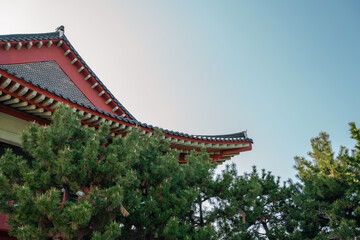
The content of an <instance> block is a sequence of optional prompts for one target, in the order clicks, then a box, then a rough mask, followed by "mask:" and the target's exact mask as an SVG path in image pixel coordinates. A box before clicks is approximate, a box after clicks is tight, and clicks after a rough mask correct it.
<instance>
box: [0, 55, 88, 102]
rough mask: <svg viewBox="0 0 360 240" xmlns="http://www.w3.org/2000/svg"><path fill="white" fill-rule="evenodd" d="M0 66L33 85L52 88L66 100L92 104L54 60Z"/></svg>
mask: <svg viewBox="0 0 360 240" xmlns="http://www.w3.org/2000/svg"><path fill="white" fill-rule="evenodd" d="M0 68H2V69H3V70H7V71H11V72H12V74H13V75H15V76H16V77H19V78H22V79H24V80H25V81H27V82H30V83H31V84H33V85H35V86H39V87H41V88H43V89H45V88H47V89H52V90H53V91H54V93H55V94H56V95H58V96H61V97H63V98H64V99H66V100H70V101H72V102H77V103H81V104H84V105H85V106H93V105H92V103H91V102H90V101H89V100H88V99H87V98H86V97H85V96H84V94H83V93H82V92H81V91H80V90H79V89H78V88H77V87H76V86H75V84H74V83H73V82H72V81H71V80H70V78H69V77H68V76H67V75H66V74H65V73H64V72H63V70H62V69H61V68H60V67H59V65H58V64H57V63H56V62H55V61H48V62H34V63H22V64H11V65H0Z"/></svg>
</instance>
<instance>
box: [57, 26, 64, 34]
mask: <svg viewBox="0 0 360 240" xmlns="http://www.w3.org/2000/svg"><path fill="white" fill-rule="evenodd" d="M56 31H57V32H59V37H62V36H64V32H65V27H64V25H61V26H60V27H57V28H56Z"/></svg>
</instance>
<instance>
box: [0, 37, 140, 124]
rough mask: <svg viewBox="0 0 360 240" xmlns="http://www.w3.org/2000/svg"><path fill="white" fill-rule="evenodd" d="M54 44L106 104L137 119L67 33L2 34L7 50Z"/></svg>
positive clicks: (1, 41) (0, 44) (1, 45)
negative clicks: (87, 62) (77, 49)
mask: <svg viewBox="0 0 360 240" xmlns="http://www.w3.org/2000/svg"><path fill="white" fill-rule="evenodd" d="M54 46H56V47H58V48H61V49H63V52H64V56H66V57H67V58H68V59H69V62H70V63H71V64H72V65H74V67H76V68H77V71H78V72H79V74H82V75H83V79H84V81H87V82H88V83H89V84H91V87H92V88H93V89H94V90H96V91H97V92H98V97H100V98H102V99H104V102H105V104H106V105H109V106H111V107H112V112H113V113H114V114H116V115H119V116H122V117H124V118H128V119H129V120H134V121H136V119H135V118H134V117H133V116H132V115H131V113H130V112H129V111H128V110H127V109H126V108H125V107H124V106H123V105H122V104H121V103H120V102H119V101H118V100H117V99H116V98H115V97H114V95H113V94H112V93H111V92H110V91H109V89H107V88H106V86H105V85H104V84H103V83H102V82H101V80H100V79H99V78H98V77H97V76H96V74H95V73H94V72H93V71H92V70H91V68H90V67H89V66H88V65H87V64H86V62H85V61H84V60H83V59H82V57H81V56H80V54H79V53H78V52H77V51H76V50H75V48H74V47H73V46H72V45H71V43H70V41H69V40H68V39H67V38H66V36H65V35H62V36H60V35H59V32H51V33H40V34H13V35H1V36H0V49H4V50H5V51H10V50H15V51H16V50H21V49H31V48H32V47H37V48H41V47H54Z"/></svg>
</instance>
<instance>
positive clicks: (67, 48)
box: [0, 27, 253, 161]
mask: <svg viewBox="0 0 360 240" xmlns="http://www.w3.org/2000/svg"><path fill="white" fill-rule="evenodd" d="M42 47H44V48H45V50H42V51H49V50H50V48H53V49H52V51H53V52H54V55H56V54H58V52H57V51H59V50H61V54H59V56H61V59H60V57H54V59H51V58H46V57H44V56H45V55H46V56H48V55H49V53H48V52H46V54H44V53H45V52H44V53H42V52H39V51H40V50H39V49H41V48H42ZM1 48H2V49H1ZM31 48H33V49H36V51H38V52H37V54H39V55H38V57H36V59H35V60H34V59H33V57H32V56H26V57H23V55H21V54H20V53H21V51H25V52H24V55H25V54H27V52H26V51H27V50H30V49H31ZM46 48H48V49H47V50H46ZM20 50H21V51H20ZM1 51H5V52H6V53H8V54H10V51H16V52H13V54H14V55H16V56H15V57H18V58H20V59H22V58H24V59H23V60H19V59H17V60H16V61H11V60H10V58H6V56H5V55H3V57H1V55H2V53H1ZM34 52H35V51H34ZM18 55H19V56H18ZM56 56H57V55H56ZM12 58H14V57H12ZM63 58H64V59H63ZM65 60H66V61H65ZM75 70H76V71H75ZM1 73H3V74H1ZM15 78H16V79H15ZM78 79H80V80H78ZM16 80H18V81H16ZM13 82H14V83H13ZM21 87H22V88H21ZM25 88H26V89H25ZM24 89H25V90H26V92H24V91H25V90H24ZM29 90H32V91H29ZM0 93H1V94H0V104H3V105H6V106H10V108H16V110H17V111H18V110H20V111H25V112H26V113H27V114H33V115H34V117H40V118H43V119H49V117H51V114H52V112H53V111H54V109H55V108H56V105H55V104H57V102H62V103H66V104H70V105H71V106H72V107H73V108H74V109H75V110H76V111H78V112H80V113H81V114H82V115H84V118H83V121H84V122H86V123H87V124H88V125H91V126H97V125H98V124H101V123H103V122H107V123H109V124H110V125H111V129H112V131H113V133H115V134H126V132H128V131H130V130H131V129H132V127H139V128H140V129H141V130H142V132H143V134H144V135H145V134H147V135H151V134H152V132H153V130H154V127H153V126H152V125H148V124H146V123H142V122H139V121H138V120H136V119H135V118H134V117H133V116H132V115H131V113H130V112H129V111H128V110H127V109H126V108H125V107H124V106H123V105H122V104H121V103H120V102H119V101H118V100H117V99H116V98H115V96H114V95H113V94H112V93H111V92H110V91H109V90H108V89H107V88H106V86H105V85H104V84H103V83H102V82H101V81H100V79H99V78H98V77H97V76H96V75H95V73H94V72H93V71H92V70H91V69H90V67H89V66H88V65H87V64H86V63H85V61H84V60H83V59H82V58H81V56H80V55H79V54H78V52H77V51H76V50H75V49H74V47H73V46H72V45H71V43H70V42H69V40H68V39H67V38H66V36H65V35H64V32H63V27H60V28H59V30H57V31H56V32H51V33H40V34H15V35H2V36H0ZM31 94H32V95H31ZM162 131H163V132H164V134H165V136H164V141H169V142H170V144H171V145H173V146H174V148H178V149H180V150H182V151H184V152H185V153H186V152H187V151H188V150H189V149H200V148H201V147H205V148H207V149H209V150H208V151H210V152H211V153H212V154H214V155H217V157H216V159H217V160H216V161H223V160H226V159H229V157H231V156H233V155H236V154H238V153H239V152H241V151H248V150H251V145H252V143H253V140H252V139H251V138H249V137H248V136H247V133H246V131H241V132H238V133H233V134H226V135H192V134H186V133H181V132H175V131H170V130H167V129H162Z"/></svg>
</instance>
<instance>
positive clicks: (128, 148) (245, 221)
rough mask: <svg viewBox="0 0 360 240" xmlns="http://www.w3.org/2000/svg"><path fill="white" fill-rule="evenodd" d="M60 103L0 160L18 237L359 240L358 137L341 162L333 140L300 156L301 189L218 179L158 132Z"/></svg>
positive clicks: (322, 140)
mask: <svg viewBox="0 0 360 240" xmlns="http://www.w3.org/2000/svg"><path fill="white" fill-rule="evenodd" d="M80 118H81V116H79V115H77V114H74V113H73V112H72V110H71V109H70V108H67V107H65V106H61V107H59V108H58V110H57V111H56V113H55V114H54V116H53V119H52V124H51V125H49V126H39V125H37V124H33V125H31V127H30V128H28V129H27V130H26V131H25V132H24V134H23V136H22V140H23V145H22V147H23V151H24V152H25V153H26V155H24V157H22V156H17V155H15V154H14V153H13V152H12V151H11V150H7V151H6V153H5V154H4V155H3V156H1V158H0V212H1V213H3V214H7V215H9V221H8V224H9V225H10V226H11V231H10V234H11V235H13V236H15V237H16V238H18V239H46V238H50V239H57V238H62V239H99V240H100V239H204V240H205V239H355V238H356V237H359V236H360V195H359V190H360V185H359V178H360V175H359V173H360V172H359V170H360V169H359V164H360V130H359V129H357V128H356V126H355V124H354V123H351V124H350V128H351V134H352V138H353V139H355V140H356V145H355V148H354V149H353V150H351V151H349V150H348V149H346V148H344V147H341V150H340V153H339V154H338V155H337V156H336V157H335V154H334V153H333V151H332V149H331V144H330V141H329V136H328V135H327V134H326V133H321V134H320V135H319V137H316V138H314V139H312V140H311V144H312V151H311V152H310V153H309V156H310V157H311V160H307V159H305V158H303V157H296V158H295V160H296V164H295V168H296V169H297V171H298V178H299V182H298V183H293V182H292V181H291V180H288V181H286V182H281V181H280V179H279V178H276V177H274V176H273V175H272V174H271V173H270V172H266V171H265V170H262V171H260V172H258V170H257V169H256V168H255V167H254V168H253V171H252V172H251V173H245V174H243V175H239V174H238V173H237V171H236V167H235V165H231V166H227V167H226V169H225V170H224V171H222V172H221V173H220V174H218V175H216V174H215V171H214V169H215V167H216V166H214V165H213V164H211V163H210V159H209V156H208V155H207V154H206V152H205V151H203V152H192V153H191V154H190V155H188V156H187V163H186V164H181V165H179V163H178V158H179V153H178V152H177V151H175V150H171V149H169V147H168V146H167V145H166V143H163V142H162V133H161V131H155V133H154V134H153V136H151V137H149V136H141V134H140V131H137V130H136V129H135V130H133V131H132V132H131V133H129V134H127V136H126V137H114V138H111V137H109V133H110V132H109V126H108V125H106V124H104V125H102V126H101V127H100V128H99V129H94V128H90V127H83V126H82V125H81V123H80Z"/></svg>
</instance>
